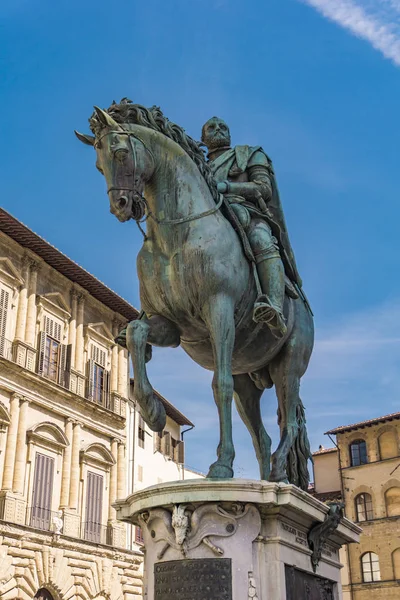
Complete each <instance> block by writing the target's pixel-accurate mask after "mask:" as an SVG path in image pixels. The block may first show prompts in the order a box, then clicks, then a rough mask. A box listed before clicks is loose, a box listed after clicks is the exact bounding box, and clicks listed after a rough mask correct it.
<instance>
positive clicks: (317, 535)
mask: <svg viewBox="0 0 400 600" xmlns="http://www.w3.org/2000/svg"><path fill="white" fill-rule="evenodd" d="M343 508H344V504H342V503H337V502H332V503H331V504H329V512H328V514H327V515H326V517H325V520H324V522H323V523H318V524H317V525H314V526H313V527H311V529H310V531H309V532H308V536H307V539H308V545H309V546H310V549H311V550H312V555H311V563H312V568H313V571H314V573H315V572H316V571H317V567H318V565H319V561H320V560H321V555H322V546H323V544H324V543H325V541H326V540H327V539H328V538H329V536H330V534H331V533H332V532H333V531H335V529H337V528H338V526H339V523H340V521H341V520H342V518H343Z"/></svg>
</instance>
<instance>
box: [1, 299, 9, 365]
mask: <svg viewBox="0 0 400 600" xmlns="http://www.w3.org/2000/svg"><path fill="white" fill-rule="evenodd" d="M9 301H10V293H9V292H7V290H5V289H4V288H0V356H5V352H6V348H7V340H6V333H7V317H8V306H9Z"/></svg>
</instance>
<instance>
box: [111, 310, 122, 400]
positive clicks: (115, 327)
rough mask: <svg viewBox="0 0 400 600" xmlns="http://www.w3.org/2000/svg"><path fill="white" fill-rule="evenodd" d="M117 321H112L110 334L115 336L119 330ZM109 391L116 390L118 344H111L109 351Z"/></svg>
mask: <svg viewBox="0 0 400 600" xmlns="http://www.w3.org/2000/svg"><path fill="white" fill-rule="evenodd" d="M119 328H120V327H119V323H118V321H113V327H112V334H113V337H114V338H116V336H117V335H118V332H119ZM111 391H112V392H118V344H115V346H113V349H112V352H111Z"/></svg>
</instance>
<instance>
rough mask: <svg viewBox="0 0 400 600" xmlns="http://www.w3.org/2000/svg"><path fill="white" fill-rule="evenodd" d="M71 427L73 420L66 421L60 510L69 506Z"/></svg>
mask: <svg viewBox="0 0 400 600" xmlns="http://www.w3.org/2000/svg"><path fill="white" fill-rule="evenodd" d="M72 425H73V420H72V419H67V422H66V425H65V435H66V436H67V439H68V442H69V445H68V446H67V447H66V448H64V456H63V465H62V477H61V497H60V508H66V507H67V506H68V504H69V490H70V482H71V455H72Z"/></svg>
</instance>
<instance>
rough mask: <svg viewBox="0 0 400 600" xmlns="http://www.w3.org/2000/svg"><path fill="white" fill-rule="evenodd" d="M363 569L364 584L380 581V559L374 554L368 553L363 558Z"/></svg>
mask: <svg viewBox="0 0 400 600" xmlns="http://www.w3.org/2000/svg"><path fill="white" fill-rule="evenodd" d="M361 567H362V574H363V581H364V583H370V582H371V581H380V580H381V572H380V569H379V558H378V556H377V554H374V553H373V552H366V553H365V554H363V555H362V557H361Z"/></svg>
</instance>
